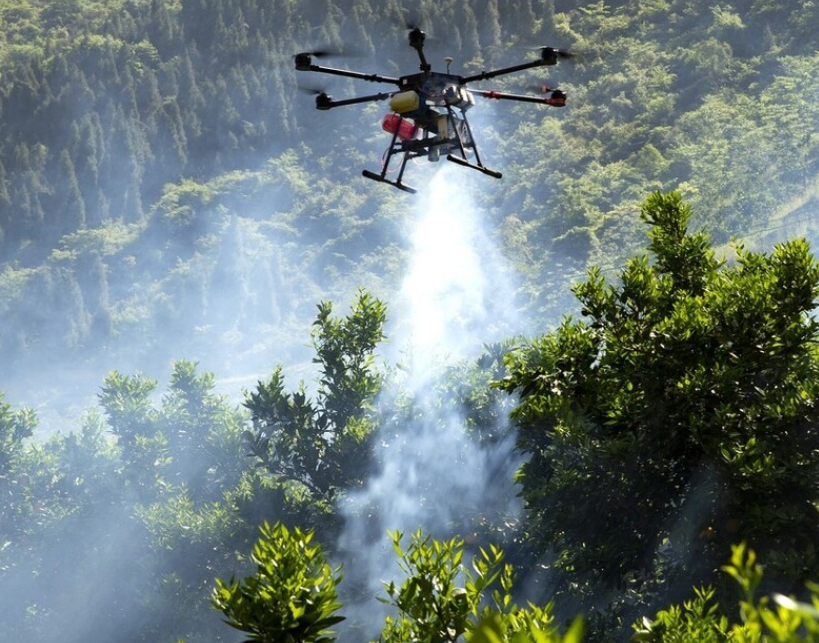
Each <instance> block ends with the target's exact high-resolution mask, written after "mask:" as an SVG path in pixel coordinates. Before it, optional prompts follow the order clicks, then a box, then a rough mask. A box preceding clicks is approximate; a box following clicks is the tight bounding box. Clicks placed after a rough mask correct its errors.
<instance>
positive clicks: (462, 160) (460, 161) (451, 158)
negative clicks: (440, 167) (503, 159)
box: [446, 154, 503, 179]
mask: <svg viewBox="0 0 819 643" xmlns="http://www.w3.org/2000/svg"><path fill="white" fill-rule="evenodd" d="M446 160H447V161H452V162H453V163H457V164H458V165H463V166H464V167H468V168H471V169H473V170H478V172H483V173H484V174H486V175H487V176H494V177H495V178H496V179H502V178H503V174H502V173H501V172H498V171H497V170H490V169H489V168H488V167H484V166H483V165H476V164H475V163H470V162H469V161H467V160H466V159H465V158H462V157H460V156H455V155H454V154H447V155H446Z"/></svg>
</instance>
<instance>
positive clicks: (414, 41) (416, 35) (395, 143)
mask: <svg viewBox="0 0 819 643" xmlns="http://www.w3.org/2000/svg"><path fill="white" fill-rule="evenodd" d="M425 39H426V35H425V34H424V32H423V31H421V30H420V29H419V28H417V27H416V28H414V29H412V30H411V31H410V32H409V44H410V47H412V48H413V49H415V50H416V51H417V52H418V57H419V58H420V60H421V70H420V72H418V73H415V74H409V75H407V76H399V77H391V76H382V75H380V74H367V73H362V72H357V71H352V70H347V69H335V68H333V67H324V66H321V65H315V64H313V58H314V57H319V56H320V55H321V52H310V53H301V54H296V56H295V61H296V70H298V71H312V72H319V73H323V74H331V75H335V76H344V77H346V78H354V79H358V80H366V81H369V82H374V83H384V84H392V85H395V86H396V87H397V89H396V90H394V91H390V92H381V93H378V94H371V95H368V96H359V97H356V98H348V99H344V100H334V99H333V97H332V96H329V95H327V94H326V93H324V92H321V93H320V94H318V95H317V96H316V107H317V108H318V109H320V110H328V109H333V108H334V107H343V106H345V105H356V104H359V103H368V102H374V101H382V100H389V101H390V103H389V105H390V109H391V110H392V111H391V113H390V114H387V116H385V118H384V121H383V123H382V127H383V128H384V130H385V131H387V132H388V133H390V134H392V141H391V142H390V146H389V147H388V148H387V151H386V153H385V154H384V160H383V162H382V165H381V172H380V173H377V172H371V171H369V170H364V171H363V172H362V174H363V175H364V176H365V177H367V178H368V179H373V180H374V181H379V182H382V183H388V184H390V185H392V186H394V187H397V188H399V189H401V190H404V191H406V192H415V191H416V190H415V188H413V187H410V186H409V185H407V184H405V183H404V182H403V177H404V170H405V168H406V166H407V161H409V160H410V159H413V158H419V157H426V158H427V160H429V161H433V162H435V161H438V160H439V159H440V158H441V156H442V155H443V156H444V158H446V159H447V160H449V161H452V162H453V163H457V164H459V165H463V166H465V167H469V168H472V169H475V170H478V171H479V172H483V173H484V174H487V175H489V176H493V177H495V178H498V179H499V178H501V176H502V175H501V173H500V172H497V171H495V170H491V169H489V168H488V167H486V166H484V164H483V163H482V162H481V157H480V154H479V153H478V147H477V145H476V143H475V139H474V138H473V136H472V130H471V129H470V127H469V121H468V120H467V117H466V112H467V110H469V109H470V108H471V107H473V106H474V105H475V96H481V97H484V98H494V99H500V100H514V101H520V102H527V103H537V104H541V105H551V106H553V107H562V106H563V105H565V104H566V94H564V93H563V92H562V91H560V90H558V89H551V88H549V87H542V91H543V93H542V95H541V96H530V95H525V94H509V93H506V92H496V91H492V90H478V89H468V88H467V85H468V84H469V83H472V82H477V81H482V80H487V79H489V78H495V77H497V76H502V75H504V74H511V73H514V72H518V71H523V70H526V69H532V68H535V67H543V66H546V65H555V64H557V61H558V59H559V58H565V57H569V56H570V54H568V53H567V52H565V51H562V50H560V49H554V48H552V47H541V48H539V52H540V55H539V58H538V59H537V60H532V61H529V62H526V63H522V64H520V65H515V66H513V67H503V68H500V69H495V70H492V71H483V72H481V73H479V74H474V75H472V76H459V75H456V74H450V73H449V70H448V65H447V73H441V72H436V71H432V68H431V66H430V65H429V63H428V62H427V60H426V57H425V56H424V41H425ZM449 62H451V59H449V58H448V59H447V63H449ZM396 155H399V156H401V164H400V167H399V169H398V175H397V177H396V178H395V180H390V179H389V178H387V175H388V174H389V173H391V170H390V162H391V161H392V158H393V157H394V156H396ZM469 155H472V156H474V161H472V160H470V159H469V158H468V157H469Z"/></svg>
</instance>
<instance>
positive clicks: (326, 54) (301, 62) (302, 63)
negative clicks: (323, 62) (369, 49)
mask: <svg viewBox="0 0 819 643" xmlns="http://www.w3.org/2000/svg"><path fill="white" fill-rule="evenodd" d="M342 56H343V57H345V58H358V57H360V56H363V54H362V53H361V52H359V51H357V50H355V49H352V48H345V49H344V50H343V51H342V50H341V49H334V48H331V47H324V48H321V49H316V50H314V51H302V52H299V53H297V54H294V55H293V60H294V61H295V62H296V69H301V70H304V69H309V67H310V65H312V64H313V58H340V57H342Z"/></svg>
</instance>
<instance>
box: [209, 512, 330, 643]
mask: <svg viewBox="0 0 819 643" xmlns="http://www.w3.org/2000/svg"><path fill="white" fill-rule="evenodd" d="M261 532H262V536H261V538H259V540H258V541H257V543H256V545H255V546H254V547H253V553H252V554H251V560H252V561H253V563H255V564H256V573H255V575H253V576H248V577H246V578H244V579H243V580H236V579H234V578H231V579H230V581H229V582H224V581H222V580H221V579H217V580H216V588H215V590H214V592H213V597H212V602H213V606H214V607H215V608H216V609H219V610H221V611H222V612H223V613H224V614H225V622H226V623H227V624H228V625H230V626H231V627H235V628H236V629H238V630H241V631H242V632H247V633H248V634H249V637H248V639H247V641H246V643H253V642H260V643H333V641H335V636H333V634H332V632H331V631H330V630H329V628H331V627H332V626H333V625H335V624H336V623H339V622H341V621H342V620H343V618H344V617H342V616H337V615H336V612H337V611H338V609H339V608H340V607H341V605H340V604H339V603H338V602H337V600H336V599H337V594H336V584H337V583H338V582H339V581H340V580H341V571H340V569H339V568H336V569H333V568H331V567H330V565H329V564H328V563H327V561H326V559H325V557H324V552H323V551H322V549H321V546H320V545H318V544H313V545H311V541H312V540H313V532H312V531H308V532H302V531H301V530H300V529H298V528H297V527H296V528H294V529H292V530H289V529H287V527H285V526H284V525H282V524H281V523H277V524H276V525H274V526H273V527H271V526H270V525H268V524H267V523H265V524H264V525H262V527H261Z"/></svg>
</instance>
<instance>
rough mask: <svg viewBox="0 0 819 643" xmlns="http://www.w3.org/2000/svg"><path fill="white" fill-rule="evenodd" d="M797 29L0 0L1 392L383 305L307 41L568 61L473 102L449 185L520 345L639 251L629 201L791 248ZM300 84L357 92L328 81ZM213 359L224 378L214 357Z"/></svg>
mask: <svg viewBox="0 0 819 643" xmlns="http://www.w3.org/2000/svg"><path fill="white" fill-rule="evenodd" d="M811 11H812V9H811V8H810V5H805V6H804V7H798V8H796V7H779V6H778V5H769V4H765V3H762V2H737V3H730V4H724V5H719V6H713V7H712V6H711V5H710V4H707V3H701V4H697V3H696V2H686V3H684V2H653V3H648V4H646V3H641V5H640V6H639V7H636V6H631V5H628V4H622V5H621V6H618V5H617V4H609V5H607V4H605V3H602V2H599V3H593V4H578V5H577V6H575V5H574V3H569V2H567V3H560V2H556V3H553V2H537V1H534V2H533V1H532V0H526V1H523V2H520V1H518V2H503V1H501V2H498V1H497V0H488V1H487V2H482V3H479V4H478V5H475V4H474V3H462V2H456V1H453V2H438V3H428V4H427V3H421V4H418V5H415V4H410V5H407V6H406V7H404V8H402V7H400V6H399V5H398V4H397V3H381V4H379V3H370V2H368V1H367V0H357V1H356V2H350V3H347V2H333V3H330V2H314V3H299V4H298V5H294V4H293V3H287V2H283V3H280V4H278V3H276V2H272V3H260V2H257V1H245V2H243V1H239V0H236V1H234V0H221V1H218V2H217V1H213V2H210V1H207V0H201V2H160V1H156V2H137V1H128V2H115V1H111V2H82V1H80V0H77V1H69V0H65V1H61V2H15V3H7V4H6V5H4V6H3V8H2V24H3V30H2V37H3V39H4V41H3V45H2V68H0V72H2V76H0V105H1V106H2V119H0V128H2V129H1V130H0V231H1V232H2V233H1V234H0V240H1V241H2V260H3V269H2V279H1V280H0V292H2V293H3V297H2V306H3V308H2V313H3V318H4V320H5V323H4V325H3V328H2V332H1V336H0V354H2V357H3V363H4V364H6V365H7V369H10V370H9V371H7V372H12V371H13V372H15V373H16V374H17V375H18V376H19V375H20V374H21V373H24V372H25V371H26V368H29V367H30V366H31V365H32V364H35V363H37V362H38V361H39V362H41V361H42V359H44V357H43V356H45V355H47V356H48V357H47V360H48V362H49V363H53V362H54V359H55V358H57V359H59V360H60V363H61V364H65V365H66V366H68V365H71V366H73V367H74V368H76V367H77V366H78V365H81V364H86V365H93V366H94V367H95V368H96V370H94V371H93V372H94V373H96V374H97V375H98V374H99V373H100V371H102V372H105V370H108V369H110V368H113V367H117V364H115V363H112V362H111V360H110V359H109V357H110V356H116V358H117V359H120V360H122V361H123V362H127V364H128V365H129V366H133V367H139V368H156V367H157V366H158V365H166V364H167V363H168V361H169V360H171V359H175V358H179V357H181V356H186V357H197V358H198V357H199V355H198V354H199V353H201V352H203V350H204V347H208V350H209V351H211V352H213V349H214V347H225V350H228V349H229V350H230V352H231V354H232V355H234V356H235V355H236V354H237V353H238V354H241V355H242V357H243V361H244V363H245V364H246V365H247V369H246V370H254V369H256V370H258V369H259V367H260V366H261V365H262V364H264V363H266V362H265V360H269V359H270V358H269V355H268V354H267V353H265V351H266V350H267V349H268V347H270V346H271V345H275V346H277V348H278V350H282V349H283V348H284V347H285V345H286V344H287V342H282V341H281V335H279V332H280V331H279V329H282V328H289V329H291V330H295V329H297V328H299V327H301V326H303V325H304V324H305V323H307V322H308V321H309V317H310V314H311V312H310V311H311V310H312V307H313V305H314V304H315V301H316V300H318V299H319V298H321V297H322V296H324V295H325V294H327V293H333V294H335V295H337V296H339V297H341V298H348V297H349V292H350V289H351V287H352V288H355V287H356V286H358V285H366V286H368V287H370V288H373V289H375V291H376V292H386V290H382V289H389V288H390V287H392V286H393V285H394V284H395V281H396V279H398V278H400V274H401V271H402V265H403V260H402V256H404V255H403V254H402V253H403V251H405V250H406V247H407V246H406V235H405V234H404V231H403V229H402V224H403V223H404V220H405V219H406V216H407V214H408V213H409V212H410V211H411V208H412V207H413V205H412V204H413V201H412V200H410V199H408V198H406V197H404V196H403V195H395V194H390V193H389V192H388V191H386V190H384V189H381V187H382V186H376V185H370V184H367V185H365V184H364V183H365V182H364V181H363V180H362V179H361V178H360V177H359V173H360V169H361V168H364V167H369V168H374V167H378V159H379V155H380V153H381V151H382V150H383V147H385V146H386V137H385V136H384V135H383V133H382V132H381V131H380V128H379V127H378V126H377V125H376V123H377V122H378V119H379V114H380V113H381V111H382V108H381V107H380V106H378V105H370V106H368V107H365V108H355V107H354V108H347V109H345V110H334V111H333V112H331V113H320V112H316V111H315V110H314V109H312V99H311V97H310V96H309V95H306V94H304V93H303V92H300V91H299V88H298V85H297V79H296V77H295V72H294V70H293V65H292V62H293V61H292V54H293V53H294V52H296V51H301V50H304V49H310V48H315V47H322V46H324V47H332V48H335V49H337V50H339V51H342V52H343V51H348V52H350V54H351V55H350V56H349V57H346V58H344V57H342V58H340V59H333V60H332V63H333V64H336V65H338V66H345V65H352V66H355V67H356V68H361V69H364V70H372V71H375V72H382V73H390V74H396V73H408V72H409V71H412V69H414V67H415V66H416V65H417V60H415V59H414V54H413V52H412V51H411V50H410V49H409V47H407V46H406V34H405V31H404V26H405V24H406V23H407V21H408V20H418V21H420V22H421V23H422V24H423V26H425V27H426V28H427V29H428V30H429V31H430V33H431V35H432V36H434V39H431V40H430V43H429V46H428V49H429V57H430V60H431V61H433V63H434V64H435V66H436V67H440V66H441V65H442V59H443V57H444V56H445V55H449V56H452V57H453V58H454V63H453V71H454V72H459V71H464V72H470V71H473V72H474V71H476V70H480V69H482V68H484V67H487V66H489V65H494V64H511V63H515V62H518V61H521V60H526V59H528V58H529V57H530V56H532V53H531V52H529V50H528V48H529V47H532V46H535V45H540V44H554V45H558V46H563V47H568V48H571V49H573V50H575V51H577V52H578V54H579V56H578V57H577V58H576V59H575V60H574V61H572V63H571V64H562V65H560V66H558V67H556V68H549V72H550V73H549V74H548V75H547V76H544V74H543V73H542V72H541V71H539V70H538V71H533V72H528V73H526V74H522V75H518V76H510V77H507V78H505V79H502V81H501V82H499V83H496V84H495V85H493V86H497V87H499V88H501V89H510V90H516V91H521V90H526V88H527V87H528V86H530V85H532V84H533V83H535V84H542V83H544V82H548V83H551V84H559V85H560V86H561V87H562V88H564V89H565V90H567V91H568V93H569V106H568V107H567V108H566V109H564V110H554V109H548V108H542V107H533V106H529V105H520V106H517V105H515V106H511V107H510V106H509V105H508V104H497V103H494V102H490V103H484V104H482V105H481V106H480V107H479V108H478V109H480V112H478V110H477V109H476V111H475V116H474V117H473V118H474V119H475V126H476V128H477V129H478V130H479V132H480V141H481V143H482V144H483V147H484V156H486V157H487V158H488V159H489V160H488V162H490V163H491V164H494V166H497V167H499V168H500V169H502V170H503V171H504V172H505V174H506V178H505V179H504V180H502V181H500V182H496V181H490V180H489V179H488V178H486V177H481V178H480V180H478V179H477V177H474V176H468V174H469V173H464V174H465V176H464V178H463V180H464V182H466V184H467V185H468V186H469V189H470V190H471V191H473V193H474V195H475V200H476V202H478V203H480V204H482V207H483V208H484V209H485V211H486V217H487V220H488V223H489V226H490V229H491V230H492V234H494V235H495V236H496V237H497V239H498V241H499V243H500V244H502V250H503V252H504V253H505V255H506V256H507V257H508V258H509V260H510V261H511V262H512V263H513V264H514V266H516V267H517V269H518V271H519V274H520V275H521V283H520V284H519V296H518V305H519V306H520V307H521V308H523V309H526V310H529V311H532V313H533V314H535V315H536V316H537V317H538V318H539V319H540V320H541V327H547V326H548V324H550V323H552V322H554V321H555V320H556V318H557V317H558V316H559V315H560V314H562V312H564V308H565V306H567V305H570V300H569V299H568V298H567V297H565V296H564V295H562V294H561V292H565V288H563V287H562V286H563V284H564V283H566V279H567V278H576V277H577V276H578V274H579V273H578V272H577V271H578V268H580V267H582V266H584V265H585V264H586V263H587V262H588V261H589V260H591V259H600V258H602V259H603V260H604V263H605V264H606V265H607V266H609V267H614V266H615V265H617V263H618V259H617V258H618V257H623V256H627V255H628V253H629V252H631V251H633V250H634V249H635V248H637V247H639V244H640V233H639V232H637V230H638V228H639V226H636V225H635V221H636V211H637V208H636V204H638V203H639V202H641V200H642V198H643V197H644V196H645V194H646V193H647V192H649V191H651V190H652V189H657V188H660V189H674V188H679V189H681V190H682V192H683V194H684V195H685V196H686V198H688V199H690V201H691V203H692V205H693V206H694V208H695V211H696V212H698V213H699V216H700V217H701V219H702V222H703V223H706V224H707V225H708V227H709V230H711V231H712V232H713V233H714V234H715V235H717V238H718V239H719V240H720V241H722V240H727V238H728V235H729V234H735V235H740V236H742V235H746V234H749V235H751V239H753V240H757V239H759V240H762V239H763V237H764V234H763V233H764V231H765V230H768V229H780V228H784V232H783V233H782V234H784V235H787V233H788V232H789V231H792V230H794V229H796V230H797V231H799V232H802V231H804V229H806V228H805V226H809V225H810V217H809V215H810V213H811V212H812V209H811V208H812V205H811V204H812V199H813V194H814V192H815V185H814V181H813V174H814V171H815V163H816V145H817V141H816V136H815V134H814V133H813V129H812V124H813V123H815V122H816V109H817V108H816V106H815V101H813V100H812V97H813V96H814V95H815V92H816V86H817V82H819V81H818V80H817V73H816V71H815V70H816V68H817V65H816V64H815V62H816V60H815V51H816V45H817V43H816V34H815V33H814V31H813V30H812V29H811V28H810V25H811V24H812V20H813V19H814V18H815V16H814V15H813V14H812V13H811ZM478 17H480V19H478ZM298 81H299V82H300V83H302V85H303V86H305V87H307V88H314V87H323V88H326V89H328V90H331V91H334V92H336V94H337V95H342V94H343V95H348V94H349V95H352V94H353V93H354V92H356V91H358V93H362V88H361V86H360V84H358V85H356V83H355V82H350V81H334V80H332V79H331V81H330V82H329V83H326V82H325V79H324V78H322V77H306V78H305V77H304V76H302V77H300V78H299V79H298ZM367 89H369V88H367ZM424 169H427V168H424ZM419 172H422V170H421V169H420V168H419ZM422 180H423V179H422ZM794 221H795V222H796V223H794ZM797 224H798V226H801V228H800V227H797V228H794V227H793V226H794V225H797ZM351 282H355V283H351ZM169 330H172V331H173V332H174V333H175V336H176V341H175V342H174V345H173V348H170V347H168V345H167V342H165V341H164V339H163V338H164V337H167V334H168V331H169ZM296 332H297V331H296ZM292 334H293V333H292V332H290V331H288V332H287V333H285V335H292ZM273 337H275V341H273V340H272V339H271V338H273ZM180 340H181V341H180ZM135 345H137V346H139V352H140V353H141V355H135V354H134V352H133V350H132V348H133V347H134V346H135ZM181 353H184V355H181ZM218 353H219V355H224V352H221V351H218ZM147 354H151V355H153V356H154V360H153V361H151V360H149V359H148V358H147V357H146V355H147ZM123 365H124V364H123V363H120V364H119V367H122V366H123ZM213 366H214V367H220V368H221V367H224V368H225V369H229V370H231V371H236V370H238V371H240V372H241V371H242V370H243V367H240V366H238V365H237V364H236V360H235V359H230V360H228V359H226V358H224V357H220V358H215V359H214V361H213ZM18 368H22V371H20V370H18ZM225 374H227V373H225Z"/></svg>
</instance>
